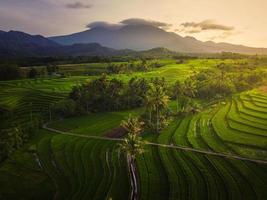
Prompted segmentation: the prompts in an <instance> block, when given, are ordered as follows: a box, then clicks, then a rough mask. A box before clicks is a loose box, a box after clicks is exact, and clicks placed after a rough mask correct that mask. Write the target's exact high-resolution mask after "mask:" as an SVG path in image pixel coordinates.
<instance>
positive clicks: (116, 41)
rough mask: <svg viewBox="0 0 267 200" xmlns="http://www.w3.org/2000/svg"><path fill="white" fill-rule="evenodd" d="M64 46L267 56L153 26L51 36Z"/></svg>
mask: <svg viewBox="0 0 267 200" xmlns="http://www.w3.org/2000/svg"><path fill="white" fill-rule="evenodd" d="M50 39H51V40H53V41H55V42H57V43H59V44H62V45H71V44H75V43H84V44H86V43H94V42H96V43H99V44H101V45H103V46H107V47H110V48H115V49H133V50H138V51H140V50H147V49H152V48H156V47H164V48H168V49H170V50H172V51H177V52H183V53H219V52H233V53H244V54H256V53H257V54H267V48H253V47H246V46H243V45H234V44H228V43H215V42H211V41H208V42H202V41H199V40H197V39H195V38H193V37H182V36H180V35H178V34H176V33H173V32H167V31H165V30H163V29H160V28H158V27H154V26H151V25H142V24H140V25H126V26H122V27H121V28H119V29H109V28H106V27H94V28H91V29H89V30H86V31H83V32H79V33H74V34H71V35H65V36H56V37H51V38H50Z"/></svg>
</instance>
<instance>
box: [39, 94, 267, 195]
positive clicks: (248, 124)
mask: <svg viewBox="0 0 267 200" xmlns="http://www.w3.org/2000/svg"><path fill="white" fill-rule="evenodd" d="M255 102H258V103H259V102H260V103H261V104H260V106H258V105H257V103H255ZM266 103H267V96H266V95H265V94H263V93H259V92H257V91H252V92H248V93H243V94H241V95H237V96H235V97H233V98H232V99H229V100H228V101H225V102H224V103H223V102H221V103H220V104H218V105H217V106H213V107H210V108H207V109H206V110H205V111H204V112H202V113H199V114H196V115H191V116H186V117H184V118H177V119H174V120H173V122H172V123H171V124H170V125H169V126H168V127H167V128H166V129H165V130H164V131H163V132H162V133H161V134H160V135H146V139H147V140H149V141H151V142H155V143H159V144H171V146H173V147H175V146H182V147H190V148H194V149H200V150H205V151H210V152H221V153H224V154H228V155H239V156H242V157H246V158H251V159H259V160H266V150H267V146H266V141H267V140H266V131H264V130H266V123H264V122H265V120H266V112H265V109H259V108H262V107H265V106H266ZM260 110H261V111H260ZM107 116H108V115H107ZM90 117H92V116H90ZM102 117H103V116H102ZM96 119H97V118H96ZM77 120H79V119H77ZM80 120H81V122H82V121H83V120H84V118H83V117H81V118H80ZM89 121H90V120H88V122H89ZM103 121H105V120H103ZM60 123H61V125H60V126H59V127H55V126H54V125H53V124H52V127H54V128H57V129H61V130H64V128H63V126H64V120H63V121H62V122H60ZM69 123H70V122H69V121H68V120H66V121H65V125H66V129H67V130H68V131H70V132H72V131H73V132H74V133H75V132H76V133H79V134H84V135H87V136H90V135H91V134H90V133H92V135H94V132H90V131H88V130H90V129H91V130H93V129H95V130H96V131H98V130H100V132H104V131H103V130H102V129H101V127H99V126H97V125H96V124H97V123H94V122H93V121H92V124H90V123H88V124H86V123H81V124H82V125H81V127H83V129H79V131H77V130H75V129H74V130H72V129H70V127H72V126H74V125H73V124H71V125H70V124H69ZM74 123H77V122H74ZM258 125H259V126H258ZM74 127H75V126H74ZM81 127H80V128H81ZM117 143H118V142H117V141H107V140H101V139H89V138H83V137H79V135H78V136H72V135H61V134H53V133H50V134H48V135H47V137H45V138H43V139H42V140H40V141H39V142H38V144H37V154H38V157H39V159H40V163H41V166H42V169H43V170H44V171H45V172H46V173H47V174H48V175H49V177H50V178H51V180H52V181H53V183H54V184H55V185H56V187H57V193H56V196H57V197H58V198H59V199H108V198H112V199H127V198H128V197H129V191H130V181H129V177H128V176H129V175H128V171H127V167H126V159H125V157H124V155H122V154H121V153H119V152H118V151H117ZM137 164H138V165H137V167H138V177H139V185H140V188H139V189H140V194H139V196H140V199H266V197H267V190H266V188H267V165H266V164H261V163H256V162H253V161H243V160H239V159H233V158H231V157H229V158H227V157H226V158H225V157H224V158H223V157H220V156H213V155H209V154H202V153H196V152H191V151H185V150H179V149H176V148H172V147H161V146H154V145H153V146H151V145H146V151H145V153H144V154H143V155H142V156H140V157H139V158H138V160H137ZM118 186H119V187H118Z"/></svg>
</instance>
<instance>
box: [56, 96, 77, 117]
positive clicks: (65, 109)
mask: <svg viewBox="0 0 267 200" xmlns="http://www.w3.org/2000/svg"><path fill="white" fill-rule="evenodd" d="M76 107H77V105H76V103H75V101H74V100H72V99H63V100H60V101H58V102H56V103H55V104H54V105H53V107H52V109H53V112H54V113H56V114H57V115H59V116H61V117H71V116H73V115H75V113H76V110H77V108H76Z"/></svg>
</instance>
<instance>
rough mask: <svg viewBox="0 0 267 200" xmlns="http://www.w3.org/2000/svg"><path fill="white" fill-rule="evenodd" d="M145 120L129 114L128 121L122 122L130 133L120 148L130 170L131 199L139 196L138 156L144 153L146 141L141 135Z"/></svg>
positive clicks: (133, 199)
mask: <svg viewBox="0 0 267 200" xmlns="http://www.w3.org/2000/svg"><path fill="white" fill-rule="evenodd" d="M143 124H144V123H143V122H140V121H139V120H138V118H136V117H132V116H129V118H128V119H127V120H126V121H123V122H122V124H121V125H122V127H123V128H124V129H125V130H127V132H128V135H127V137H126V138H125V139H124V140H123V142H122V143H121V144H119V149H120V150H122V151H123V152H125V153H126V156H127V163H128V167H129V171H130V179H131V186H132V192H131V200H135V199H137V197H138V186H137V183H138V182H137V175H136V163H135V161H136V157H137V156H138V155H140V154H142V153H144V146H143V145H144V143H143V142H142V139H141V137H140V136H139V135H140V133H141V131H142V126H143Z"/></svg>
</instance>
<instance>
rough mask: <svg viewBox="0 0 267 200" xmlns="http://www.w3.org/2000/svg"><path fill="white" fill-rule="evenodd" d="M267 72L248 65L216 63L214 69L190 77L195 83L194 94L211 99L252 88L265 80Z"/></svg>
mask: <svg viewBox="0 0 267 200" xmlns="http://www.w3.org/2000/svg"><path fill="white" fill-rule="evenodd" d="M266 77H267V73H266V72H265V71H263V70H261V69H258V68H256V67H253V66H250V65H246V64H244V65H237V66H233V65H231V66H230V65H227V64H225V63H221V64H218V65H217V67H216V68H214V69H207V70H203V71H201V72H199V73H197V74H194V75H192V76H191V77H190V81H191V82H193V84H194V85H196V87H195V90H196V93H195V94H196V96H197V97H200V98H206V99H211V98H215V97H218V96H221V97H225V96H229V95H232V94H233V93H236V92H242V91H245V90H249V89H252V88H254V87H256V86H258V85H260V84H262V82H263V81H264V80H266Z"/></svg>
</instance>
